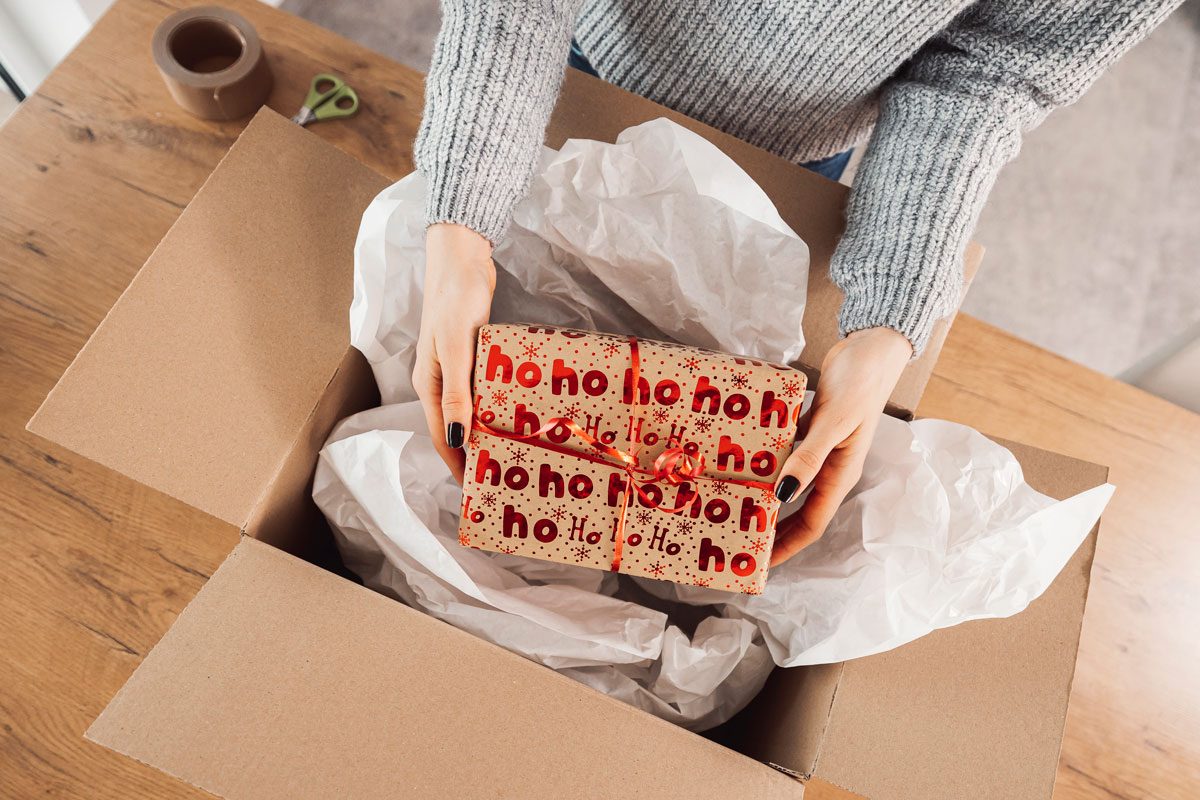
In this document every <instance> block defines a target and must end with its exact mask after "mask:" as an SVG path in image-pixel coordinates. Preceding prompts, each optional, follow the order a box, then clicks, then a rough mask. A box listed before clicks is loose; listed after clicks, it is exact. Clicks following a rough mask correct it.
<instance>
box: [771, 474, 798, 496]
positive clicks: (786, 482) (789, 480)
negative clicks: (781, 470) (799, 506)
mask: <svg viewBox="0 0 1200 800" xmlns="http://www.w3.org/2000/svg"><path fill="white" fill-rule="evenodd" d="M799 491H800V481H799V480H797V479H796V478H795V477H793V476H791V475H784V476H783V480H781V481H780V482H779V485H778V486H776V487H775V496H776V497H778V498H779V502H781V503H790V502H792V500H794V499H795V498H796V493H797V492H799Z"/></svg>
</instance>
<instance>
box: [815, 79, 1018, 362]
mask: <svg viewBox="0 0 1200 800" xmlns="http://www.w3.org/2000/svg"><path fill="white" fill-rule="evenodd" d="M1016 117H1017V115H1015V114H1012V113H1011V112H1010V111H1009V110H1008V109H1006V108H1004V104H1002V103H997V102H995V99H994V98H981V97H978V96H972V95H970V94H965V93H961V94H960V93H954V92H947V91H945V90H943V89H940V88H939V87H935V86H929V85H926V84H922V83H918V82H901V83H899V84H897V85H894V86H892V87H889V89H888V90H887V91H886V92H885V94H884V97H883V98H882V99H881V103H880V117H879V122H878V123H877V125H876V128H875V131H874V133H873V134H872V137H871V141H870V144H869V146H868V148H867V152H866V155H865V157H864V158H863V162H862V165H861V166H860V167H859V171H858V174H857V175H856V177H855V181H854V187H853V189H852V190H851V193H850V198H849V201H848V205H847V209H846V231H845V234H844V235H843V237H842V240H841V242H839V244H838V247H837V249H836V250H835V251H834V256H833V259H832V261H831V263H830V274H831V276H832V277H833V279H834V282H835V283H837V285H838V286H839V287H840V288H841V289H842V291H843V293H844V294H845V302H844V304H843V306H842V310H841V314H840V318H839V323H840V328H841V332H842V335H846V334H849V333H851V332H853V331H856V330H862V329H863V328H873V327H885V328H892V329H893V330H896V331H899V332H900V333H901V334H903V335H904V336H905V337H907V338H908V340H909V342H911V343H912V346H913V352H914V358H915V357H916V356H919V355H920V354H921V352H922V351H923V350H924V348H925V346H926V344H928V342H929V336H930V333H931V332H932V330H933V327H934V325H935V323H936V322H937V321H938V320H939V319H941V318H943V317H946V316H949V315H951V314H953V313H954V311H955V310H956V309H957V307H958V304H959V300H960V299H961V295H962V258H963V252H964V250H965V248H966V245H967V242H968V240H969V238H970V235H971V233H972V231H973V229H974V227H975V223H976V221H977V220H978V217H979V212H980V210H981V209H982V207H983V203H984V200H985V199H986V197H987V194H988V192H989V191H990V190H991V187H992V185H993V183H994V182H995V179H996V175H997V173H998V172H999V171H1000V168H1001V167H1002V166H1003V165H1004V163H1006V162H1007V161H1008V160H1009V159H1010V158H1011V157H1012V156H1013V155H1014V154H1015V153H1016V151H1017V148H1018V147H1019V144H1020V126H1019V121H1018V119H1017V118H1016Z"/></svg>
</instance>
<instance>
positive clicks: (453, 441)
mask: <svg viewBox="0 0 1200 800" xmlns="http://www.w3.org/2000/svg"><path fill="white" fill-rule="evenodd" d="M463 432H464V429H463V424H462V423H461V422H451V423H450V424H449V425H447V426H446V444H448V445H450V446H451V447H454V448H459V447H462V446H463Z"/></svg>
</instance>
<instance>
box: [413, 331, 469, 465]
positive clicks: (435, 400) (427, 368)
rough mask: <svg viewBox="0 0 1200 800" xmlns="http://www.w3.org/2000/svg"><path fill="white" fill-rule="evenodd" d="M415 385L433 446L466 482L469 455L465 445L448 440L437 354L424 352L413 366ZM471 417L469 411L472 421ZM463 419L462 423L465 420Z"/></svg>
mask: <svg viewBox="0 0 1200 800" xmlns="http://www.w3.org/2000/svg"><path fill="white" fill-rule="evenodd" d="M413 385H414V387H415V388H416V390H417V397H418V398H420V400H421V408H422V410H424V412H425V422H426V424H427V425H428V426H429V436H430V438H432V439H433V447H434V449H435V450H437V453H438V455H439V456H441V457H442V460H443V461H445V462H446V466H447V467H449V468H450V472H451V474H453V475H454V479H455V480H456V481H458V482H459V483H462V480H463V469H464V466H465V461H466V456H465V455H464V453H463V451H462V449H461V446H460V447H451V446H450V443H449V441H448V438H449V436H448V428H447V424H446V421H445V419H444V417H443V412H442V398H443V397H444V394H445V392H444V391H443V387H442V373H441V367H440V364H438V362H437V360H436V358H435V356H433V355H429V356H426V355H424V354H422V355H421V356H418V358H417V363H416V365H415V367H414V369H413ZM469 419H470V417H469V414H468V421H469ZM459 421H460V422H461V420H459ZM464 433H465V432H464Z"/></svg>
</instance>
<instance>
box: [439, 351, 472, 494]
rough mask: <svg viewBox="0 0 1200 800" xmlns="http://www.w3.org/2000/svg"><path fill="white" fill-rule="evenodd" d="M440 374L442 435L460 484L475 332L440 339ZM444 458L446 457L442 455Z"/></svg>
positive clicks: (451, 465) (463, 461)
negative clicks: (449, 338) (451, 338)
mask: <svg viewBox="0 0 1200 800" xmlns="http://www.w3.org/2000/svg"><path fill="white" fill-rule="evenodd" d="M438 344H439V347H438V356H439V358H440V362H441V363H440V367H441V373H442V381H441V383H442V396H441V401H440V405H441V411H442V424H443V425H444V426H445V427H444V428H443V429H442V434H443V436H444V437H445V438H444V443H445V445H446V448H447V450H448V455H449V458H447V460H446V463H447V464H449V465H450V471H451V472H453V473H454V477H455V478H456V479H457V480H458V482H459V483H462V476H463V466H464V463H465V461H466V455H465V452H464V450H463V446H464V445H465V444H466V441H467V436H469V435H470V433H471V368H472V364H473V360H474V357H475V342H474V331H473V330H467V331H463V335H462V338H461V339H458V340H451V341H449V342H446V341H439V343H438ZM443 458H445V456H443Z"/></svg>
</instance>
